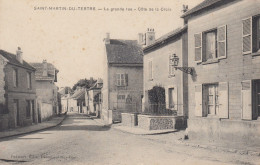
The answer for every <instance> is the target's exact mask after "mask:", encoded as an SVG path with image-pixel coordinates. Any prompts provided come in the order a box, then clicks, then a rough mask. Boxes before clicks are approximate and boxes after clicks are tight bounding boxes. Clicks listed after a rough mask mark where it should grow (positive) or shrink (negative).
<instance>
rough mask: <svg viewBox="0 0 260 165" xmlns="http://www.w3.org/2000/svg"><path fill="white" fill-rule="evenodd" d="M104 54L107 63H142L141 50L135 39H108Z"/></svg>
mask: <svg viewBox="0 0 260 165" xmlns="http://www.w3.org/2000/svg"><path fill="white" fill-rule="evenodd" d="M106 54H107V60H108V63H109V64H143V57H142V55H143V50H142V47H141V46H140V45H138V44H137V41H136V40H118V39H110V44H106Z"/></svg>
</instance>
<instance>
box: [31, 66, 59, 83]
mask: <svg viewBox="0 0 260 165" xmlns="http://www.w3.org/2000/svg"><path fill="white" fill-rule="evenodd" d="M30 64H31V65H32V66H33V67H34V68H35V69H36V72H35V79H36V80H54V79H55V71H58V70H57V69H56V68H55V66H54V65H52V64H51V63H47V70H48V72H47V73H48V76H43V63H30Z"/></svg>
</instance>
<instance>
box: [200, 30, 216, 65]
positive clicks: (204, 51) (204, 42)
mask: <svg viewBox="0 0 260 165" xmlns="http://www.w3.org/2000/svg"><path fill="white" fill-rule="evenodd" d="M209 33H214V34H215V52H214V55H215V57H213V58H212V59H207V34H209ZM217 37H218V29H217V28H213V29H210V30H207V31H204V32H202V45H204V48H203V46H202V62H207V61H214V60H217V59H219V56H218V39H217Z"/></svg>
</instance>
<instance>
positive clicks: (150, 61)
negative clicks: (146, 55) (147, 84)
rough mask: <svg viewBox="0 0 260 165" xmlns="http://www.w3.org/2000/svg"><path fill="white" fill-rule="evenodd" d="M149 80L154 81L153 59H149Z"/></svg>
mask: <svg viewBox="0 0 260 165" xmlns="http://www.w3.org/2000/svg"><path fill="white" fill-rule="evenodd" d="M148 80H149V81H153V59H149V60H148Z"/></svg>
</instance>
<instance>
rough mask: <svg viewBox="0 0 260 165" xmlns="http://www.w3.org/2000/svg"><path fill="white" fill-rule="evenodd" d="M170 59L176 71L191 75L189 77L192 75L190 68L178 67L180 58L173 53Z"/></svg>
mask: <svg viewBox="0 0 260 165" xmlns="http://www.w3.org/2000/svg"><path fill="white" fill-rule="evenodd" d="M171 57H172V58H171V63H172V65H173V66H174V68H175V69H176V70H177V69H179V70H181V71H182V72H184V73H187V74H191V75H192V74H193V68H192V67H178V65H179V60H180V58H179V57H178V56H177V55H176V54H175V53H174V54H173V55H172V56H171Z"/></svg>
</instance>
